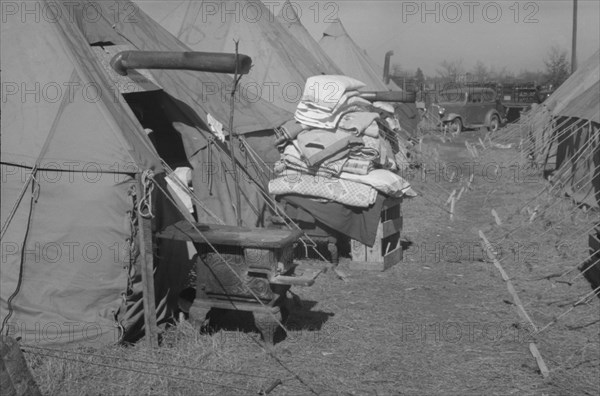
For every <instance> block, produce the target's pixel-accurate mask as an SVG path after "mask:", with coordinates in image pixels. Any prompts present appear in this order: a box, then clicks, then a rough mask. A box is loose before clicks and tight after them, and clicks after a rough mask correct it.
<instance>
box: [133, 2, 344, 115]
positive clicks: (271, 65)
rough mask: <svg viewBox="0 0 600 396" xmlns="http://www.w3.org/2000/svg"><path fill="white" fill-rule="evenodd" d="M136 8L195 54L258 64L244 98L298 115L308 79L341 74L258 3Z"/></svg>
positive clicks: (246, 80)
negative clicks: (231, 55) (233, 56)
mask: <svg viewBox="0 0 600 396" xmlns="http://www.w3.org/2000/svg"><path fill="white" fill-rule="evenodd" d="M136 4H137V5H138V6H139V7H140V9H142V10H143V11H144V12H146V13H147V14H148V15H150V16H151V17H152V18H153V19H154V20H156V21H157V22H158V23H159V24H160V25H161V26H163V27H164V28H165V29H167V30H168V31H169V32H170V33H172V34H173V35H175V36H176V37H177V38H178V39H179V40H181V41H182V42H183V43H184V44H186V45H187V46H189V47H190V48H191V49H193V50H196V51H208V52H234V51H235V41H239V52H240V53H242V54H245V55H249V56H250V57H252V59H253V66H252V69H251V71H250V73H249V74H248V75H247V76H244V77H243V78H242V79H241V81H240V84H241V85H242V95H244V96H246V97H248V98H250V99H252V98H254V99H257V98H261V97H262V98H263V99H264V100H266V101H268V102H270V103H272V104H274V105H276V106H278V107H280V108H282V109H285V110H287V111H290V112H293V111H295V109H296V105H297V104H298V102H299V100H300V98H301V95H302V91H303V89H304V84H305V82H306V79H307V78H308V77H310V76H314V75H319V74H338V73H339V70H338V69H336V68H334V67H333V66H332V65H330V64H324V63H322V62H319V61H318V60H317V59H315V57H314V56H313V54H311V53H310V52H309V51H308V50H307V49H306V48H304V46H303V45H302V44H300V43H299V42H298V41H297V40H296V39H295V38H294V37H293V36H292V35H291V34H290V33H289V32H288V30H287V29H285V28H284V27H283V26H282V25H281V24H279V23H278V22H277V20H276V19H275V16H274V15H273V14H272V13H271V12H270V11H269V9H268V8H267V7H265V5H264V4H263V3H261V2H260V1H259V0H217V1H200V0H174V1H143V0H140V1H137V2H136Z"/></svg>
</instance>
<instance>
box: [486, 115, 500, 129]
mask: <svg viewBox="0 0 600 396" xmlns="http://www.w3.org/2000/svg"><path fill="white" fill-rule="evenodd" d="M498 129H500V119H498V116H497V115H493V116H492V118H490V125H489V126H488V131H490V132H496V131H498Z"/></svg>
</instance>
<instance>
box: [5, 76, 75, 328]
mask: <svg viewBox="0 0 600 396" xmlns="http://www.w3.org/2000/svg"><path fill="white" fill-rule="evenodd" d="M77 76H78V75H77V70H76V69H73V71H72V72H71V76H70V77H69V82H73V81H74V80H75V77H77ZM68 102H69V95H65V97H64V98H63V100H62V101H61V102H60V106H59V108H58V110H57V112H56V115H55V116H54V119H53V120H52V125H51V126H50V130H49V131H48V136H47V137H46V140H45V141H44V145H43V146H42V149H41V150H40V153H39V154H38V156H37V158H36V160H35V164H34V166H33V168H32V170H31V174H30V175H29V177H28V178H27V181H26V182H25V184H24V185H23V188H22V189H21V192H20V193H19V197H18V198H17V201H16V202H15V203H14V205H13V207H12V208H11V211H10V213H9V215H8V218H7V219H6V221H5V223H4V224H3V225H2V230H1V231H0V240H2V239H4V235H5V233H6V231H8V227H9V226H10V223H11V222H12V220H13V219H14V216H15V214H16V213H17V209H18V208H19V205H20V203H21V201H22V200H23V197H24V196H25V192H26V191H27V188H28V187H29V185H30V184H31V181H32V180H33V181H35V183H33V184H32V191H31V201H30V205H29V214H28V216H27V228H26V230H25V234H24V236H23V242H22V246H21V260H20V264H19V276H18V280H17V286H16V288H15V290H14V291H13V293H12V294H11V295H10V297H9V298H8V300H7V305H8V314H7V315H6V317H5V318H4V320H3V321H2V326H0V333H2V331H3V330H4V327H5V326H6V324H7V323H8V319H10V317H11V316H12V314H13V311H14V310H13V307H12V300H14V298H15V297H16V296H17V294H19V291H20V290H21V284H22V283H23V267H24V266H25V245H26V244H27V239H28V237H29V229H30V228H31V222H32V219H33V209H34V206H35V205H34V204H35V203H36V202H37V200H38V198H39V191H40V185H39V182H38V181H37V179H35V175H36V173H37V170H38V168H39V166H40V162H41V161H42V158H43V157H44V155H45V154H46V151H47V150H48V147H49V146H50V142H51V141H52V138H53V137H54V135H55V133H56V130H57V128H58V123H59V120H60V117H61V115H62V114H63V112H64V111H65V109H66V107H67V103H68ZM6 330H7V331H8V328H7V329H6Z"/></svg>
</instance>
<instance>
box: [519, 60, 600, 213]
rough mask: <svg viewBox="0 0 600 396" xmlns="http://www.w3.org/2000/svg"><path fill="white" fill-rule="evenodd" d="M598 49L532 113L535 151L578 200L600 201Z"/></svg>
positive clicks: (589, 203) (551, 176)
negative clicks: (599, 167)
mask: <svg viewBox="0 0 600 396" xmlns="http://www.w3.org/2000/svg"><path fill="white" fill-rule="evenodd" d="M599 98H600V51H599V52H596V53H595V54H594V55H593V56H592V57H591V58H589V59H588V60H587V61H586V62H584V63H583V64H582V65H581V66H580V68H579V69H578V70H577V71H576V72H575V73H573V75H571V76H570V77H569V78H568V79H567V81H565V82H564V83H563V84H562V85H561V86H560V87H559V88H558V89H557V90H556V91H555V92H554V93H553V94H552V95H551V96H550V97H549V98H548V99H546V101H545V102H544V104H543V105H541V106H539V107H537V108H536V109H535V110H533V111H532V112H531V114H530V115H529V120H530V123H531V129H532V136H531V138H532V142H534V146H533V149H532V151H533V153H534V155H535V156H536V157H537V158H538V160H539V161H541V162H543V163H544V166H545V170H546V172H547V174H548V175H549V177H550V178H551V180H552V181H553V182H554V183H560V184H561V185H562V186H563V187H564V189H565V192H566V193H567V194H568V195H570V196H571V197H573V199H575V200H576V201H578V202H581V203H584V204H587V205H589V206H592V207H598V206H599V205H598V201H599V198H600V195H599V194H600V170H599V169H598V166H599V165H600V158H599V156H600V153H599V143H600V141H599V139H600V131H599V128H600V102H599V100H600V99H599Z"/></svg>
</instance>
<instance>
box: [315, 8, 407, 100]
mask: <svg viewBox="0 0 600 396" xmlns="http://www.w3.org/2000/svg"><path fill="white" fill-rule="evenodd" d="M319 45H320V46H321V48H323V50H324V51H325V53H326V54H327V55H328V56H329V57H330V58H331V59H333V61H334V62H335V64H336V65H338V66H339V67H340V68H341V69H342V71H343V72H344V74H345V75H347V76H349V77H352V78H356V79H357V80H359V81H362V82H364V83H365V84H366V85H367V87H366V89H367V90H372V91H389V90H390V88H388V87H387V86H386V84H385V83H384V82H383V68H381V70H379V67H378V66H376V63H375V62H374V61H373V60H372V59H370V58H369V57H368V56H367V54H366V53H365V52H364V51H363V50H362V49H361V48H360V47H359V46H358V45H357V44H356V43H355V42H354V40H352V38H351V37H350V35H348V32H346V29H345V28H344V25H342V21H341V20H340V19H335V20H334V22H332V23H331V24H330V25H329V27H328V28H327V29H326V30H325V32H323V37H322V38H321V40H319ZM394 85H395V84H394ZM394 85H392V87H394V90H400V89H399V88H398V87H397V86H394Z"/></svg>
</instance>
